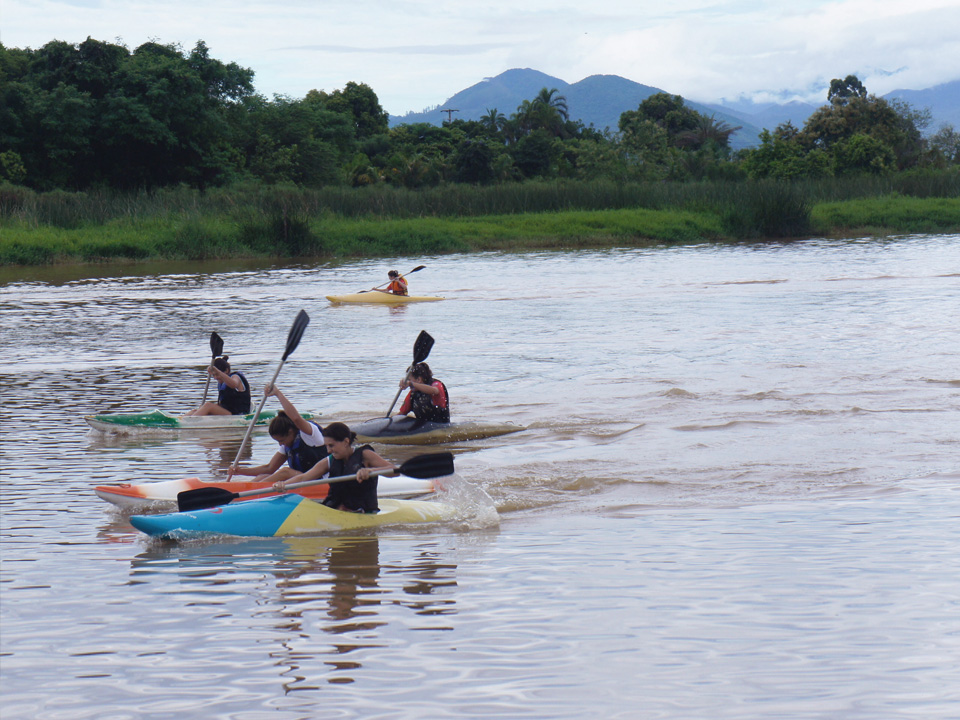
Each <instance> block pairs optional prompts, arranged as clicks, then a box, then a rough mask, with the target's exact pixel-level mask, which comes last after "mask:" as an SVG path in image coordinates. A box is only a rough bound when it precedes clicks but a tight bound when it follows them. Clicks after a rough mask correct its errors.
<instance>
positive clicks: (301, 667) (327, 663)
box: [105, 523, 457, 692]
mask: <svg viewBox="0 0 960 720" xmlns="http://www.w3.org/2000/svg"><path fill="white" fill-rule="evenodd" d="M118 525H119V523H118ZM117 527H118V526H112V527H111V528H108V529H105V532H110V531H113V530H116V529H117ZM127 537H128V538H129V537H130V536H129V533H128V534H127ZM388 542H389V541H388ZM380 543H381V538H380V537H378V536H376V535H372V536H363V537H303V538H253V539H249V540H239V539H233V540H230V541H224V542H221V543H209V542H205V543H195V544H190V543H178V544H174V543H165V542H151V543H150V544H149V545H148V546H147V548H146V549H145V550H144V552H142V553H140V554H138V555H136V556H135V557H134V558H133V559H132V561H131V565H130V582H131V583H132V584H142V583H154V582H156V583H157V584H158V585H159V586H168V585H169V577H170V575H171V574H172V573H173V574H176V575H177V576H178V583H179V584H180V586H181V588H182V593H178V597H179V596H182V602H183V604H184V605H185V606H193V607H197V606H203V605H210V607H211V611H212V613H214V614H215V616H216V617H217V618H218V619H222V614H223V612H224V608H223V607H222V604H221V601H220V600H218V598H220V597H222V596H223V594H224V593H225V592H226V593H229V594H230V595H234V594H237V593H239V594H246V595H249V596H250V597H251V599H252V600H253V603H252V604H249V605H245V607H248V608H250V610H249V611H248V616H247V618H246V620H247V622H249V623H250V624H251V626H257V625H262V620H263V619H264V618H269V626H271V627H272V628H273V630H274V634H272V635H271V638H272V641H271V643H270V644H269V648H268V650H267V652H268V653H269V657H270V659H271V660H272V661H273V663H274V664H275V665H276V666H278V667H281V668H283V670H282V672H281V676H282V678H283V683H284V689H285V691H286V692H290V691H292V690H303V689H307V687H306V686H305V685H304V683H308V682H316V680H317V679H316V678H311V675H312V674H316V673H317V672H318V670H317V667H316V663H317V662H318V661H319V662H320V663H322V665H323V666H324V667H325V668H326V669H325V670H323V671H322V673H321V674H322V675H323V676H324V677H325V682H327V683H331V684H343V683H352V682H354V681H355V680H356V679H357V677H356V674H357V672H358V671H360V670H361V668H362V667H363V653H364V652H365V651H369V650H372V649H375V648H380V647H382V646H383V643H382V640H381V638H382V637H385V636H386V635H388V634H389V633H386V632H384V628H385V626H387V625H389V624H391V623H400V624H401V625H402V626H405V627H406V629H414V630H416V629H428V628H427V626H426V625H423V624H422V623H423V622H427V620H426V618H430V619H431V621H430V622H432V621H433V619H435V618H436V617H439V616H450V615H455V614H456V613H457V599H456V595H455V591H456V588H457V577H456V575H457V564H456V562H452V561H450V560H449V559H444V557H443V553H442V552H441V550H440V549H439V548H438V547H437V546H436V544H435V543H434V541H433V540H431V539H427V540H425V541H424V542H423V543H422V544H420V545H419V546H417V547H416V548H415V549H414V552H413V553H412V555H411V557H410V558H409V559H404V560H402V561H399V562H398V561H396V560H393V561H382V560H381V549H380ZM394 550H396V548H394ZM264 580H266V581H267V582H266V583H265V582H264ZM404 611H406V612H404ZM411 614H412V615H413V616H416V617H421V618H424V621H422V622H421V623H416V622H414V623H412V624H411V620H410V616H411ZM236 619H237V618H231V622H234V621H235V620H236ZM417 625H422V626H421V627H417ZM429 629H430V630H434V631H436V630H441V631H443V630H451V629H452V627H451V626H448V625H446V624H444V625H441V626H437V625H436V624H430V625H429ZM394 632H396V631H394ZM324 638H326V639H324ZM348 655H349V657H350V659H349V660H346V659H345V656H348Z"/></svg>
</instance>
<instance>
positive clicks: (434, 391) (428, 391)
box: [409, 380, 440, 395]
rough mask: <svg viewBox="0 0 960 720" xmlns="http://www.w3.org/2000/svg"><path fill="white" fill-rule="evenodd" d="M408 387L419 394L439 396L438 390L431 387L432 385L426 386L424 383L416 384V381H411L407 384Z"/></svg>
mask: <svg viewBox="0 0 960 720" xmlns="http://www.w3.org/2000/svg"><path fill="white" fill-rule="evenodd" d="M409 385H410V387H411V388H413V389H414V390H419V391H420V392H422V393H426V394H427V395H439V394H440V388H438V387H435V386H433V385H427V384H426V383H422V382H416V381H414V380H411V381H410V382H409Z"/></svg>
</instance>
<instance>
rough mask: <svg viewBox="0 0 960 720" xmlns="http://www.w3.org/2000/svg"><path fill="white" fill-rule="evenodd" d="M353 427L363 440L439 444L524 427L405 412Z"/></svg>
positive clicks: (477, 437) (478, 438)
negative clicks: (431, 418)
mask: <svg viewBox="0 0 960 720" xmlns="http://www.w3.org/2000/svg"><path fill="white" fill-rule="evenodd" d="M350 429H351V430H353V431H354V432H356V433H357V439H358V440H360V441H361V442H376V443H383V444H386V445H439V444H441V443H453V442H464V441H466V440H482V439H484V438H491V437H497V436H498V435H507V434H508V433H514V432H519V431H520V430H524V429H525V428H524V427H523V426H521V425H512V424H509V423H477V422H466V423H436V422H420V421H419V420H417V419H416V418H413V417H406V416H403V415H399V416H393V417H389V418H374V419H373V420H367V421H366V422H362V423H359V424H357V425H351V426H350Z"/></svg>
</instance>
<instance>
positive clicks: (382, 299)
mask: <svg viewBox="0 0 960 720" xmlns="http://www.w3.org/2000/svg"><path fill="white" fill-rule="evenodd" d="M327 300H329V301H330V302H332V303H335V304H340V303H375V304H377V305H404V304H406V303H416V302H433V301H435V300H443V298H442V297H433V296H430V295H394V294H393V293H388V292H380V291H378V290H369V291H367V292H358V293H349V294H347V295H327Z"/></svg>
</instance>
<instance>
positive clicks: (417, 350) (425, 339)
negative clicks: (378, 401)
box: [384, 330, 433, 417]
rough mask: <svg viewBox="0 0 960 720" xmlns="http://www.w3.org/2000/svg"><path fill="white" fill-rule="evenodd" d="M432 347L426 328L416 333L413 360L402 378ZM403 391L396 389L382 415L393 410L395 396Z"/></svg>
mask: <svg viewBox="0 0 960 720" xmlns="http://www.w3.org/2000/svg"><path fill="white" fill-rule="evenodd" d="M432 347H433V338H432V337H430V333H428V332H427V331H426V330H421V331H420V334H419V335H417V339H416V340H415V341H414V343H413V362H412V363H411V364H410V367H408V368H407V374H406V375H404V376H403V379H404V380H409V379H410V371H411V370H413V366H414V365H416V364H417V363H422V362H423V361H424V360H426V359H427V356H428V355H429V354H430V348H432ZM402 392H403V388H402V387H401V388H400V389H399V390H397V394H396V395H394V396H393V402H392V403H390V409H389V410H387V414H386V415H384V417H390V413H392V412H393V406H394V405H396V404H397V398H399V397H400V393H402Z"/></svg>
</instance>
